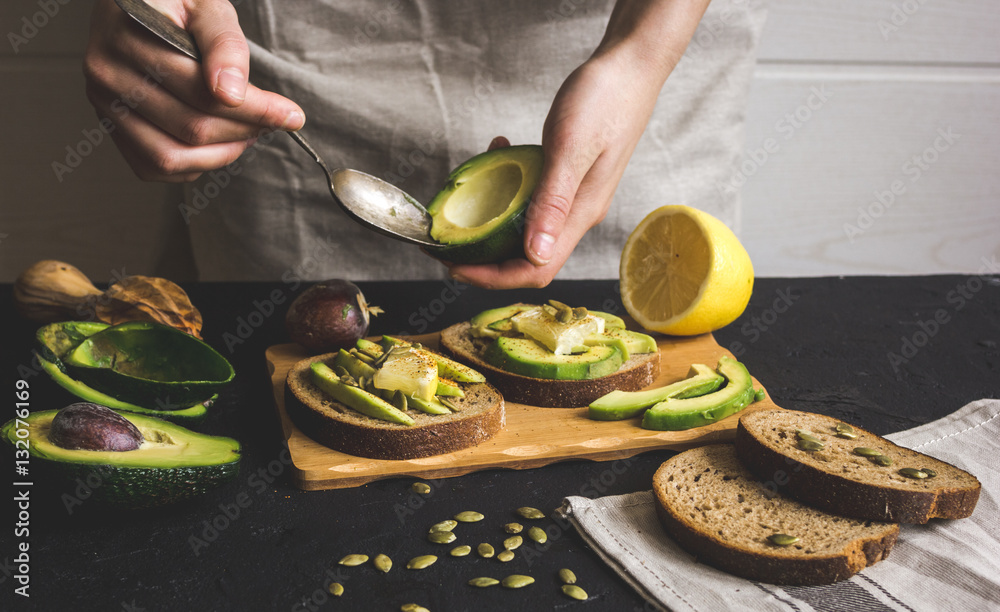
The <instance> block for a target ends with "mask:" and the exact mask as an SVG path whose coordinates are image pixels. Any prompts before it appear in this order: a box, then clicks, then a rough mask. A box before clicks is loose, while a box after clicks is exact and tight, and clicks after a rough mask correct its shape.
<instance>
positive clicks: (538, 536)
mask: <svg viewBox="0 0 1000 612" xmlns="http://www.w3.org/2000/svg"><path fill="white" fill-rule="evenodd" d="M528 537H529V538H531V539H532V540H534V541H535V542H538V543H539V544H545V542H547V541H548V539H549V536H548V535H546V533H545V530H544V529H542V528H541V527H532V528H531V529H529V530H528Z"/></svg>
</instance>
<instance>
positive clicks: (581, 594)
mask: <svg viewBox="0 0 1000 612" xmlns="http://www.w3.org/2000/svg"><path fill="white" fill-rule="evenodd" d="M560 588H561V589H562V592H563V595H565V596H566V597H570V598H572V599H576V600H579V601H584V600H586V599H587V597H588V595H587V591H584V590H583V589H581V588H580V587H578V586H576V585H575V584H564V585H562V587H560Z"/></svg>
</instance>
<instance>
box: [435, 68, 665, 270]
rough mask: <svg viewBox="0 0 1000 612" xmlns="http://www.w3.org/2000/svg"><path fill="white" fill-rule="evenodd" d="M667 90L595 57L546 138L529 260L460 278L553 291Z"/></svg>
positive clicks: (554, 115) (569, 87)
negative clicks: (555, 280) (659, 97)
mask: <svg viewBox="0 0 1000 612" xmlns="http://www.w3.org/2000/svg"><path fill="white" fill-rule="evenodd" d="M661 86H662V81H660V80H657V79H656V78H651V77H650V76H649V75H648V74H645V73H643V71H642V70H639V69H638V66H635V65H629V62H628V60H627V59H626V58H624V57H622V56H617V55H613V54H609V55H595V56H594V57H593V58H591V59H590V60H588V61H587V62H586V63H584V64H583V65H582V66H580V67H579V68H578V69H577V70H576V71H574V72H573V73H572V74H571V75H570V76H569V78H568V79H567V80H566V82H565V83H564V84H563V86H562V88H561V89H560V90H559V93H558V94H557V95H556V97H555V100H554V101H553V103H552V107H551V109H550V110H549V114H548V117H547V119H546V121H545V127H544V129H543V133H542V148H543V150H544V152H545V162H544V166H543V169H542V174H541V177H540V178H539V182H538V185H537V187H536V188H535V192H534V195H533V196H532V201H531V204H530V205H529V207H528V211H527V213H526V224H525V232H524V234H525V243H524V250H525V253H526V254H527V257H528V259H513V260H509V261H505V262H501V263H499V264H486V265H452V266H450V273H451V275H452V277H453V278H455V279H456V280H459V281H461V282H465V283H470V284H473V285H479V286H481V287H486V288H490V289H506V288H513V287H544V286H546V285H548V284H549V283H550V282H551V281H552V279H553V278H554V277H555V275H556V273H557V272H558V271H559V269H560V268H562V266H563V264H565V263H566V260H567V259H568V258H569V256H570V254H571V253H572V252H573V250H574V249H575V248H576V245H577V243H579V241H580V239H581V238H582V237H583V235H584V234H586V233H587V231H588V230H589V229H590V228H592V227H594V226H595V225H597V224H598V223H600V222H601V221H602V220H603V219H604V217H605V215H606V214H607V212H608V208H609V207H610V205H611V200H612V197H613V196H614V193H615V189H616V188H617V186H618V181H619V180H620V179H621V176H622V174H623V173H624V171H625V167H626V165H627V164H628V160H629V158H630V157H631V155H632V151H633V150H634V149H635V145H636V143H637V142H638V141H639V138H640V137H641V136H642V132H643V130H644V129H645V127H646V123H647V122H648V121H649V116H650V114H651V113H652V110H653V106H654V104H655V103H656V97H657V95H658V93H659V90H660V87H661ZM495 144H496V141H494V143H493V144H491V147H490V148H491V149H492V148H494V146H495Z"/></svg>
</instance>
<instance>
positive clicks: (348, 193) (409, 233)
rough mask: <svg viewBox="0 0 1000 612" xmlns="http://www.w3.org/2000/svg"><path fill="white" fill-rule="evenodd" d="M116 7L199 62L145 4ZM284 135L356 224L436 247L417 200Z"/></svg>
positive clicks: (181, 34) (182, 37)
mask: <svg viewBox="0 0 1000 612" xmlns="http://www.w3.org/2000/svg"><path fill="white" fill-rule="evenodd" d="M115 3H116V4H118V6H119V7H121V9H122V10H123V11H125V13H126V14H128V15H129V16H130V17H132V18H133V19H135V20H136V21H137V22H138V23H139V24H141V25H142V26H144V27H145V28H146V29H147V30H149V31H150V32H152V33H153V34H156V35H157V36H159V37H160V38H162V39H163V40H164V41H166V42H167V43H169V44H170V45H171V46H172V47H174V48H175V49H177V50H178V51H180V52H182V53H184V54H185V55H187V56H188V57H190V58H192V59H194V60H196V61H198V62H201V53H199V51H198V47H197V45H196V44H195V42H194V39H193V38H192V37H191V35H190V34H188V33H187V31H185V30H184V29H183V28H181V27H180V26H178V25H177V24H175V23H174V22H173V21H171V20H170V19H169V18H168V17H167V16H165V15H163V14H162V13H160V12H159V11H157V10H156V9H154V8H153V7H151V6H150V5H148V4H146V3H145V2H144V1H143V0H115ZM286 133H287V134H288V135H289V136H290V137H291V138H292V140H294V141H295V142H297V143H299V146H301V147H302V148H303V149H305V150H306V152H307V153H309V156H310V157H312V158H313V160H315V161H316V163H317V164H319V165H320V167H321V168H323V171H324V172H325V173H326V177H327V181H328V182H329V184H330V192H331V193H332V194H333V199H334V200H336V201H337V203H338V204H340V207H341V208H343V209H344V212H346V213H347V214H348V215H349V216H350V217H351V218H353V219H354V220H355V221H357V222H358V223H360V224H362V225H365V226H367V227H369V228H371V229H373V230H375V231H377V232H379V233H381V234H384V235H386V236H388V237H390V238H395V239H396V240H402V241H403V242H410V243H412V244H418V245H421V246H427V247H439V246H440V243H437V242H435V241H434V240H433V239H432V238H431V237H430V226H431V219H430V216H429V215H428V214H427V211H426V210H425V209H424V207H423V206H422V205H421V204H420V202H418V201H416V200H415V199H413V198H412V197H410V195H409V194H407V193H406V192H405V191H403V190H401V189H399V188H398V187H396V186H394V185H392V184H390V183H387V182H385V181H383V180H382V179H380V178H376V177H374V176H372V175H370V174H365V173H364V172H359V171H357V170H350V169H348V168H336V169H332V170H331V169H330V166H328V165H327V164H326V162H325V161H323V158H322V157H320V156H319V154H318V153H316V150H315V149H313V148H312V146H311V145H310V144H309V143H308V142H307V141H306V139H305V137H303V136H302V134H300V133H299V132H286Z"/></svg>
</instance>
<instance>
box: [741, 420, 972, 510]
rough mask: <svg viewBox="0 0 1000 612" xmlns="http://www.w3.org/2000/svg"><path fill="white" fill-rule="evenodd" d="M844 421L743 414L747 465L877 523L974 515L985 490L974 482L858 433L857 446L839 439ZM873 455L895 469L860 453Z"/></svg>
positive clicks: (820, 502)
mask: <svg viewBox="0 0 1000 612" xmlns="http://www.w3.org/2000/svg"><path fill="white" fill-rule="evenodd" d="M840 423H842V421H838V420H837V419H834V418H831V417H828V416H824V415H820V414H813V413H809V412H797V411H793V410H780V409H779V410H760V411H755V412H752V413H747V414H744V415H743V416H742V417H741V418H740V423H739V426H738V427H737V430H736V441H735V444H736V452H737V454H738V455H739V458H740V461H742V462H743V464H744V465H746V466H747V468H748V469H749V470H750V471H751V472H753V473H754V474H756V475H757V478H760V479H761V480H763V481H765V482H771V483H773V484H774V485H776V486H778V487H780V489H781V490H782V492H784V493H786V494H787V495H789V496H792V497H794V498H795V499H797V500H799V501H801V502H803V503H807V504H809V505H811V506H815V507H817V508H821V509H823V510H826V511H828V512H835V513H837V514H842V515H844V516H852V517H856V518H861V519H868V520H873V521H893V522H897V523H926V522H927V521H929V520H930V519H932V518H951V519H955V518H964V517H967V516H969V515H971V514H972V511H973V509H974V508H975V507H976V502H977V501H978V500H979V491H980V488H981V485H980V484H979V481H978V480H977V479H976V477H975V476H973V475H972V474H969V473H968V472H966V471H964V470H961V469H959V468H957V467H955V466H953V465H951V464H950V463H945V462H944V461H940V460H938V459H934V458H933V457H930V456H928V455H924V454H923V453H919V452H917V451H914V450H910V449H908V448H903V447H902V446H897V445H895V444H893V443H892V442H890V441H888V440H886V439H885V438H882V437H880V436H877V435H875V434H873V433H870V432H867V431H865V430H863V429H859V428H857V427H853V428H852V429H853V434H854V435H855V436H857V437H856V438H854V439H847V438H843V437H838V436H837V425H838V424H840ZM797 430H801V431H804V432H808V433H809V434H811V435H812V436H814V437H816V438H817V439H819V440H820V442H821V443H822V444H823V448H822V449H820V450H815V451H807V450H802V449H800V448H799V437H798V433H797ZM859 447H860V448H870V449H874V450H875V451H877V452H878V453H880V454H881V455H884V456H885V457H888V458H889V459H890V460H891V464H889V465H887V466H883V465H879V464H878V463H876V462H875V461H873V460H871V459H869V458H867V457H864V456H860V455H858V454H857V453H855V452H854V449H856V448H859ZM903 468H916V469H920V470H922V469H924V468H927V469H930V470H932V472H933V473H934V476H933V477H929V478H907V477H906V476H904V475H903V474H901V473H900V470H901V469H903Z"/></svg>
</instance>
